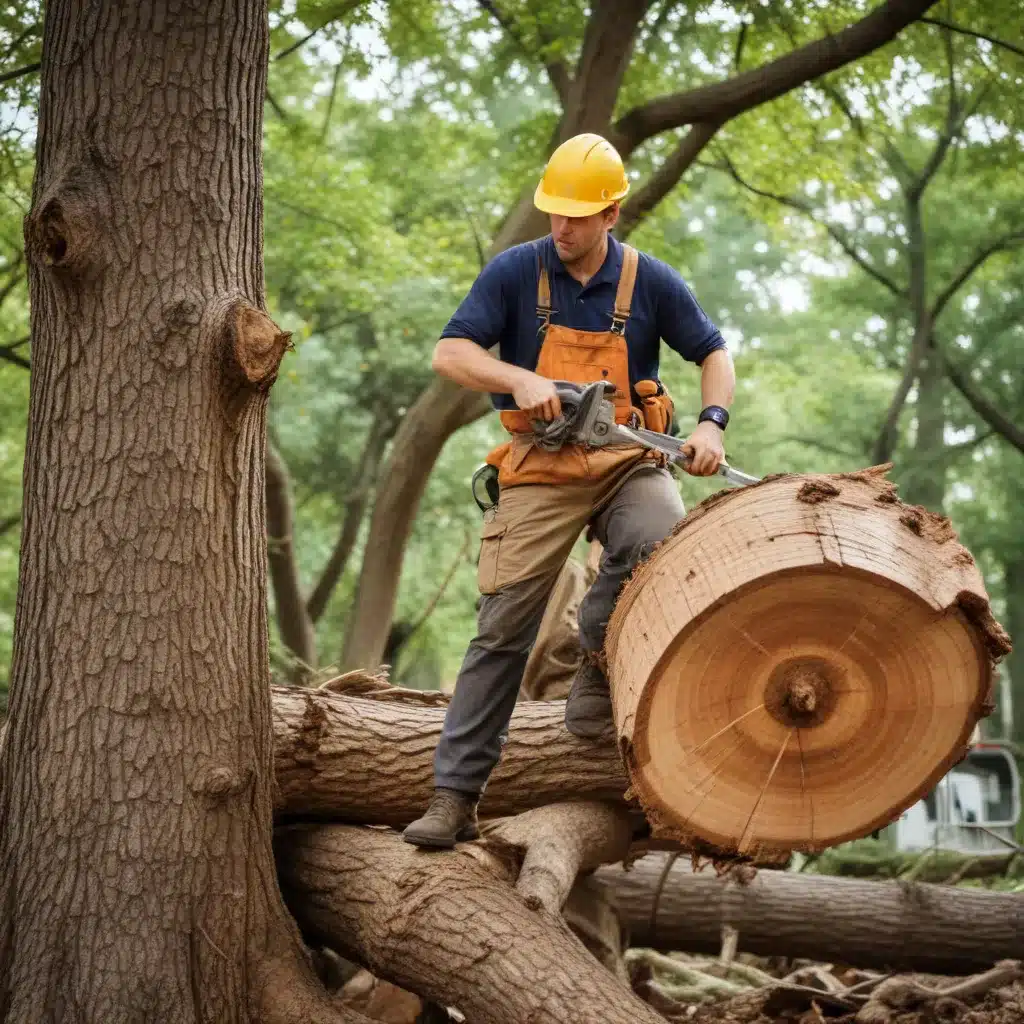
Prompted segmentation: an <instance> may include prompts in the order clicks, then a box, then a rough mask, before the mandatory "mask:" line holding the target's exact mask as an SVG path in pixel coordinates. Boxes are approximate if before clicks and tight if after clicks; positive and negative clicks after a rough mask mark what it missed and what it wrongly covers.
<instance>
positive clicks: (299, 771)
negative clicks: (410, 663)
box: [273, 687, 627, 828]
mask: <svg viewBox="0 0 1024 1024" xmlns="http://www.w3.org/2000/svg"><path fill="white" fill-rule="evenodd" d="M273 692H274V734H275V744H274V757H275V762H276V774H277V788H276V809H277V813H278V815H279V817H281V818H283V819H296V818H302V817H313V818H332V819H335V820H342V821H351V822H365V823H367V824H381V825H392V826H394V827H396V828H398V827H402V826H404V825H407V824H408V823H409V822H410V821H412V820H413V819H415V818H417V817H419V815H420V814H421V813H422V812H423V808H424V807H425V806H426V805H427V803H428V802H429V800H430V797H431V794H432V793H433V786H434V775H433V758H434V748H435V747H436V746H437V741H438V738H439V737H440V735H441V724H442V722H443V721H444V705H445V698H444V697H443V696H442V695H441V694H436V695H430V694H423V695H422V696H420V698H419V699H418V700H415V702H414V699H415V698H413V699H410V694H409V691H404V693H403V692H402V691H398V692H397V693H396V692H395V691H393V690H392V691H389V690H383V691H381V692H380V693H378V694H376V699H369V698H368V697H352V696H344V695H341V694H335V693H330V692H327V691H324V690H305V689H298V688H292V687H274V688H273ZM396 698H398V699H396ZM428 701H429V702H431V703H432V704H433V706H431V703H427V702H428ZM564 715H565V704H564V703H563V702H561V701H554V702H546V701H545V702H536V703H533V702H520V703H519V704H518V705H517V706H516V709H515V711H514V712H513V715H512V723H511V725H510V728H509V739H508V743H506V745H505V749H504V751H503V753H502V757H501V761H499V762H498V766H497V768H495V770H494V773H493V775H492V776H491V778H490V780H489V781H488V784H487V789H486V790H485V792H484V797H483V800H482V801H481V805H480V811H481V814H483V815H484V816H486V817H497V816H503V815H510V814H518V813H519V812H520V811H524V810H527V809H528V808H530V807H537V806H540V805H542V804H547V803H554V802H557V801H562V800H565V799H567V798H570V797H571V798H575V799H581V800H582V799H590V800H608V801H621V800H622V796H623V793H624V792H625V790H626V786H627V779H626V775H625V772H624V770H623V768H622V763H621V761H620V760H619V755H618V753H617V752H616V750H615V747H614V745H612V744H611V743H599V744H595V743H591V742H588V741H586V740H580V739H577V738H576V737H574V736H572V735H571V734H570V733H568V732H567V731H566V729H565V724H564V721H563V718H564Z"/></svg>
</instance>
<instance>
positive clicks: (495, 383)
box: [431, 338, 526, 394]
mask: <svg viewBox="0 0 1024 1024" xmlns="http://www.w3.org/2000/svg"><path fill="white" fill-rule="evenodd" d="M431 366H432V367H433V368H434V370H435V372H437V373H439V374H441V375H442V376H443V377H448V378H449V379H450V380H453V381H455V383H456V384H461V385H462V386H463V387H464V388H469V389H470V390H471V391H489V392H491V393H492V394H512V393H513V392H514V391H515V389H516V385H517V384H518V383H519V382H520V381H521V380H522V377H523V374H524V373H526V371H525V370H523V369H521V368H520V367H518V366H512V365H511V364H510V363H503V362H502V361H501V360H500V359H495V358H494V356H492V355H491V354H490V352H488V351H487V350H486V349H484V348H481V347H480V346H479V345H477V344H476V343H475V342H472V341H469V340H468V339H466V338H442V339H441V340H440V341H439V342H438V343H437V345H436V346H435V347H434V357H433V359H432V360H431Z"/></svg>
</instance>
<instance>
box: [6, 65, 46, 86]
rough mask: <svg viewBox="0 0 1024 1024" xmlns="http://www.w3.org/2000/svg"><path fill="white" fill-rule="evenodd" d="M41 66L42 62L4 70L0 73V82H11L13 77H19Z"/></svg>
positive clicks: (29, 73)
mask: <svg viewBox="0 0 1024 1024" xmlns="http://www.w3.org/2000/svg"><path fill="white" fill-rule="evenodd" d="M41 67H42V64H39V63H36V64H26V65H25V66H24V67H23V68H15V69H14V70H13V71H5V72H3V74H0V84H2V83H4V82H11V81H13V80H14V79H15V78H21V77H22V75H31V74H32V72H33V71H38V70H39V69H40V68H41Z"/></svg>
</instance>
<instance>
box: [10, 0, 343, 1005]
mask: <svg viewBox="0 0 1024 1024" xmlns="http://www.w3.org/2000/svg"><path fill="white" fill-rule="evenodd" d="M266 65H267V14H266V7H265V4H264V3H262V2H259V0H212V2H211V3H209V4H202V5H196V4H194V3H186V2H183V0H168V2H166V3H162V4H114V3H95V4H82V3H78V2H72V0H52V2H51V3H50V4H48V5H47V10H46V23H45V31H44V45H43V57H42V83H41V93H40V112H39V113H40V116H39V132H38V143H37V167H36V178H35V183H34V187H33V202H32V209H31V213H30V215H29V216H28V217H27V218H26V222H25V237H26V248H27V252H28V255H29V260H30V268H31V269H30V288H31V299H32V382H31V401H30V412H29V426H28V439H27V458H26V472H25V480H24V490H25V495H24V527H23V534H22V557H21V570H20V577H19V594H18V608H17V621H16V626H15V642H14V656H13V667H12V686H11V703H10V718H9V723H8V729H7V735H6V739H5V741H4V744H3V751H2V754H0V779H2V783H0V1020H5V1021H11V1022H15V1021H17V1022H18V1024H43V1022H46V1024H57V1022H65V1021H72V1020H74V1021H77V1022H83V1024H93V1022H95V1024H99V1022H103V1024H128V1022H133V1024H134V1022H138V1021H142V1020H145V1021H149V1022H156V1024H164V1022H168V1024H170V1022H173V1024H179V1022H180V1024H191V1022H195V1021H200V1020H202V1021H218V1022H226V1024H229V1022H238V1021H250V1020H251V1021H255V1020H259V1021H261V1022H266V1021H271V1022H277V1024H284V1022H290V1021H299V1020H311V1019H317V1020H353V1019H355V1018H354V1017H352V1016H342V1015H340V1014H339V1013H337V1012H334V1011H331V1010H330V1009H329V1008H328V1007H327V1006H326V1004H325V1003H323V1001H322V997H321V995H320V994H319V993H320V990H319V988H318V986H317V983H316V981H315V978H314V977H313V975H312V973H311V971H310V969H309V967H308V965H307V963H306V961H305V958H304V955H303V953H302V947H301V945H300V940H299V937H298V933H297V930H296V928H295V926H294V924H293V923H292V921H291V920H290V919H289V918H288V916H287V913H286V911H285V909H284V905H283V903H282V901H281V898H280V894H279V891H278V888H277V881H276V875H275V870H274V861H273V856H272V851H271V842H270V838H271V786H272V781H273V779H272V775H271V767H272V762H271V758H272V752H271V743H272V732H271V715H270V693H269V687H268V685H267V677H268V663H267V622H266V611H265V602H266V579H265V575H266V562H265V546H264V513H263V488H264V479H263V452H264V429H265V405H266V395H267V391H268V389H269V387H270V385H271V384H272V382H273V380H274V378H275V375H276V372H277V367H278V364H279V362H280V359H281V357H282V355H283V352H284V350H285V347H286V345H287V342H288V339H287V335H285V334H282V333H281V332H280V331H279V330H278V329H277V328H276V327H275V325H274V324H273V323H272V322H271V321H270V319H269V318H268V317H267V316H266V314H265V313H264V312H263V311H262V309H261V306H262V296H263V280H262V258H261V247H262V201H261V185H262V181H261V176H262V172H261V164H260V141H261V120H262V106H263V94H264V86H265V76H266Z"/></svg>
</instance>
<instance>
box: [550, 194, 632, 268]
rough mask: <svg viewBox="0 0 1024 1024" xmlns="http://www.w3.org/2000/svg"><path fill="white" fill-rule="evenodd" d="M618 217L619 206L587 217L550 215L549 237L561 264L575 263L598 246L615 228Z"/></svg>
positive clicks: (615, 205) (616, 204)
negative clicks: (605, 235)
mask: <svg viewBox="0 0 1024 1024" xmlns="http://www.w3.org/2000/svg"><path fill="white" fill-rule="evenodd" d="M618 217H619V204H618V203H615V204H613V205H612V206H610V207H609V208H608V209H607V210H602V211H601V212H600V213H592V214H591V215H590V216H589V217H563V216H561V214H557V213H552V214H551V237H552V238H553V239H554V241H555V249H556V250H557V251H558V258H559V259H560V260H561V261H562V262H563V263H576V262H577V261H578V260H581V259H583V257H584V256H586V255H587V253H588V252H590V250H591V249H593V248H594V246H596V245H599V244H600V242H601V237H602V235H604V233H605V232H606V231H609V230H610V229H611V228H613V227H614V226H615V222H616V221H617V220H618Z"/></svg>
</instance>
